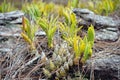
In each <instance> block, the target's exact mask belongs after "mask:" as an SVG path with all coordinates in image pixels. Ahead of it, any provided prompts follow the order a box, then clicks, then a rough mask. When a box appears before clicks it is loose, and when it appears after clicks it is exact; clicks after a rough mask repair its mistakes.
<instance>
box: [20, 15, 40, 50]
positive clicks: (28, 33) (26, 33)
mask: <svg viewBox="0 0 120 80" xmlns="http://www.w3.org/2000/svg"><path fill="white" fill-rule="evenodd" d="M22 25H23V26H22V33H21V36H22V37H23V38H24V40H25V41H26V42H27V43H28V44H29V45H30V48H31V50H35V49H36V48H35V44H34V42H35V32H36V31H37V30H38V27H37V26H33V25H32V26H31V24H30V22H29V21H28V19H27V18H25V17H23V18H22Z"/></svg>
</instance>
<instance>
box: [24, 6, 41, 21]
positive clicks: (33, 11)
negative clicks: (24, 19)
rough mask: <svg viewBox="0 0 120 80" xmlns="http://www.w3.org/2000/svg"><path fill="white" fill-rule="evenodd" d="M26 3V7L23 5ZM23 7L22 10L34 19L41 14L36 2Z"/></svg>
mask: <svg viewBox="0 0 120 80" xmlns="http://www.w3.org/2000/svg"><path fill="white" fill-rule="evenodd" d="M26 5H27V7H25V6H26ZM26 5H25V6H24V7H23V11H24V12H25V13H26V14H28V15H29V16H30V18H31V19H32V20H34V21H36V20H37V19H38V18H39V17H41V16H42V12H41V11H40V9H39V7H38V6H37V5H36V4H26Z"/></svg>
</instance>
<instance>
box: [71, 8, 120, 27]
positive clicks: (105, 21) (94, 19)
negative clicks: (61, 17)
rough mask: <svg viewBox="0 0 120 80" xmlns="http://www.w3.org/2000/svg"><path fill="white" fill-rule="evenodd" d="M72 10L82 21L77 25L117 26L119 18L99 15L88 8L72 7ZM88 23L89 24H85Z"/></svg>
mask: <svg viewBox="0 0 120 80" xmlns="http://www.w3.org/2000/svg"><path fill="white" fill-rule="evenodd" d="M73 12H74V13H75V14H76V16H77V17H80V18H81V20H83V22H84V23H83V22H82V23H81V22H79V25H90V24H92V25H94V26H95V28H96V29H101V28H106V27H113V28H115V27H119V26H120V20H114V19H113V18H111V17H107V16H100V15H96V14H94V12H92V11H90V10H88V9H79V8H75V9H73ZM86 23H89V24H86Z"/></svg>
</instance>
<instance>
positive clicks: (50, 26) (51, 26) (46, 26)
mask: <svg viewBox="0 0 120 80" xmlns="http://www.w3.org/2000/svg"><path fill="white" fill-rule="evenodd" d="M56 23H57V17H56V18H53V16H51V17H50V20H49V19H46V18H40V19H39V20H38V24H39V25H40V27H41V28H42V29H43V31H45V33H46V35H47V39H48V47H49V48H52V47H53V37H54V34H55V32H56V29H57V26H56Z"/></svg>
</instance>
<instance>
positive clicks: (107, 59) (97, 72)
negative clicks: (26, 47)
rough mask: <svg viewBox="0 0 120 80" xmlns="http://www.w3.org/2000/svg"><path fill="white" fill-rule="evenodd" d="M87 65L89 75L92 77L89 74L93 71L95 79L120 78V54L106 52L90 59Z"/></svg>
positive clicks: (108, 79)
mask: <svg viewBox="0 0 120 80" xmlns="http://www.w3.org/2000/svg"><path fill="white" fill-rule="evenodd" d="M98 55H100V54H98ZM86 66H89V67H87V70H88V74H87V76H88V77H90V76H89V75H90V74H91V71H93V72H94V74H93V75H94V78H95V80H98V79H101V80H113V79H114V80H119V79H120V74H119V73H120V55H116V54H107V53H104V54H103V55H102V56H99V57H95V58H94V59H91V60H88V61H87V63H86ZM91 69H92V70H91Z"/></svg>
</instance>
